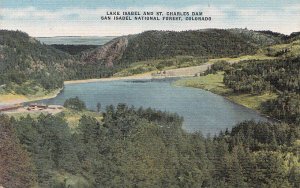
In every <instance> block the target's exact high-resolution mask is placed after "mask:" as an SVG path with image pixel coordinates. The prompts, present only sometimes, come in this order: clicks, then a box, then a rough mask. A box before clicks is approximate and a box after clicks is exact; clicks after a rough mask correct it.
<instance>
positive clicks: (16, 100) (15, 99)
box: [0, 88, 64, 106]
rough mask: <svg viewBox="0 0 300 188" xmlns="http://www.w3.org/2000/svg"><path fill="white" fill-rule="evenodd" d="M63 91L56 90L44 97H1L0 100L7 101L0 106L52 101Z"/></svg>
mask: <svg viewBox="0 0 300 188" xmlns="http://www.w3.org/2000/svg"><path fill="white" fill-rule="evenodd" d="M63 89H64V88H60V89H57V90H54V91H52V92H50V93H48V94H46V95H43V96H26V95H14V94H7V95H2V96H1V95H0V99H2V98H5V99H6V101H3V102H2V101H1V102H0V106H10V105H16V104H23V103H27V102H33V101H39V100H44V99H52V98H55V97H57V95H59V94H60V92H61V91H62V90H63ZM5 96H7V97H5ZM1 97H2V98H1ZM5 99H2V100H5Z"/></svg>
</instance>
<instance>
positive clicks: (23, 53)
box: [0, 30, 115, 95]
mask: <svg viewBox="0 0 300 188" xmlns="http://www.w3.org/2000/svg"><path fill="white" fill-rule="evenodd" d="M113 71H115V70H114V68H107V67H106V66H105V65H103V64H93V63H91V64H87V63H85V62H81V61H79V57H77V56H72V55H70V54H68V53H65V52H63V51H60V50H58V49H55V48H54V47H52V46H49V45H45V44H41V43H40V42H39V41H37V40H36V39H34V38H32V37H30V36H28V35H27V34H26V33H23V32H20V31H6V30H0V86H1V88H0V93H3V92H8V93H17V94H24V95H31V94H35V93H37V92H38V91H40V90H46V91H51V90H54V89H58V88H62V87H63V81H64V80H72V79H86V78H101V77H108V76H111V75H112V72H113Z"/></svg>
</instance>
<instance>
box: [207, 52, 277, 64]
mask: <svg viewBox="0 0 300 188" xmlns="http://www.w3.org/2000/svg"><path fill="white" fill-rule="evenodd" d="M270 59H277V58H276V57H270V56H267V55H265V54H262V53H258V54H255V55H243V56H240V57H232V58H231V57H225V58H216V59H210V60H209V61H208V62H209V63H211V64H214V63H215V62H218V61H226V62H228V63H231V64H233V63H239V62H241V61H246V60H270Z"/></svg>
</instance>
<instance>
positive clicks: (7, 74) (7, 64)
mask: <svg viewBox="0 0 300 188" xmlns="http://www.w3.org/2000/svg"><path fill="white" fill-rule="evenodd" d="M295 36H296V35H295ZM283 39H284V37H283V36H282V35H280V34H274V33H271V34H270V33H268V32H255V31H250V30H246V29H231V30H219V29H208V30H197V31H182V32H173V31H147V32H143V33H141V34H136V35H129V36H123V37H120V38H117V39H113V40H112V41H110V42H108V43H107V44H105V45H103V46H100V47H99V48H96V49H94V48H95V46H62V45H61V46H57V45H56V46H55V48H54V47H53V46H49V45H44V44H41V43H40V42H38V41H37V40H35V39H34V38H32V37H30V36H28V35H27V34H26V33H23V32H20V31H7V30H1V31H0V73H1V75H0V86H1V88H0V93H5V92H6V93H18V94H25V95H28V94H29V95H30V94H34V93H37V92H39V91H41V90H45V91H50V90H54V89H58V88H61V87H62V86H63V81H64V80H76V79H89V78H102V77H109V76H112V75H113V74H114V73H116V72H118V71H121V70H122V69H124V68H127V67H129V65H130V64H132V63H134V62H137V61H141V60H150V59H164V58H170V57H174V56H185V55H188V56H194V57H201V58H214V57H227V56H238V55H241V54H251V53H255V52H256V50H257V49H259V48H260V47H262V46H268V45H271V44H279V43H282V42H283V41H284V40H283ZM58 49H61V50H62V51H61V50H58ZM63 51H65V52H63ZM66 52H68V53H66ZM79 52H80V53H79ZM78 53H79V54H78ZM72 54H76V55H72Z"/></svg>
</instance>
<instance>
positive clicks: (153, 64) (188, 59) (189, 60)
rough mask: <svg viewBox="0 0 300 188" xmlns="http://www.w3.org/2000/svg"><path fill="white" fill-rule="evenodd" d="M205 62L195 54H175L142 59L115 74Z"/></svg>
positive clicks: (130, 73)
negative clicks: (165, 57)
mask: <svg viewBox="0 0 300 188" xmlns="http://www.w3.org/2000/svg"><path fill="white" fill-rule="evenodd" d="M205 62H207V59H204V58H202V57H193V56H175V57H173V58H168V59H157V60H148V61H140V62H136V63H132V64H131V65H130V67H129V68H126V69H124V70H122V71H120V72H118V73H116V74H115V75H114V76H117V77H124V76H132V75H135V74H141V73H145V72H157V71H161V70H169V69H176V68H183V67H191V66H198V65H201V64H203V63H205Z"/></svg>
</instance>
